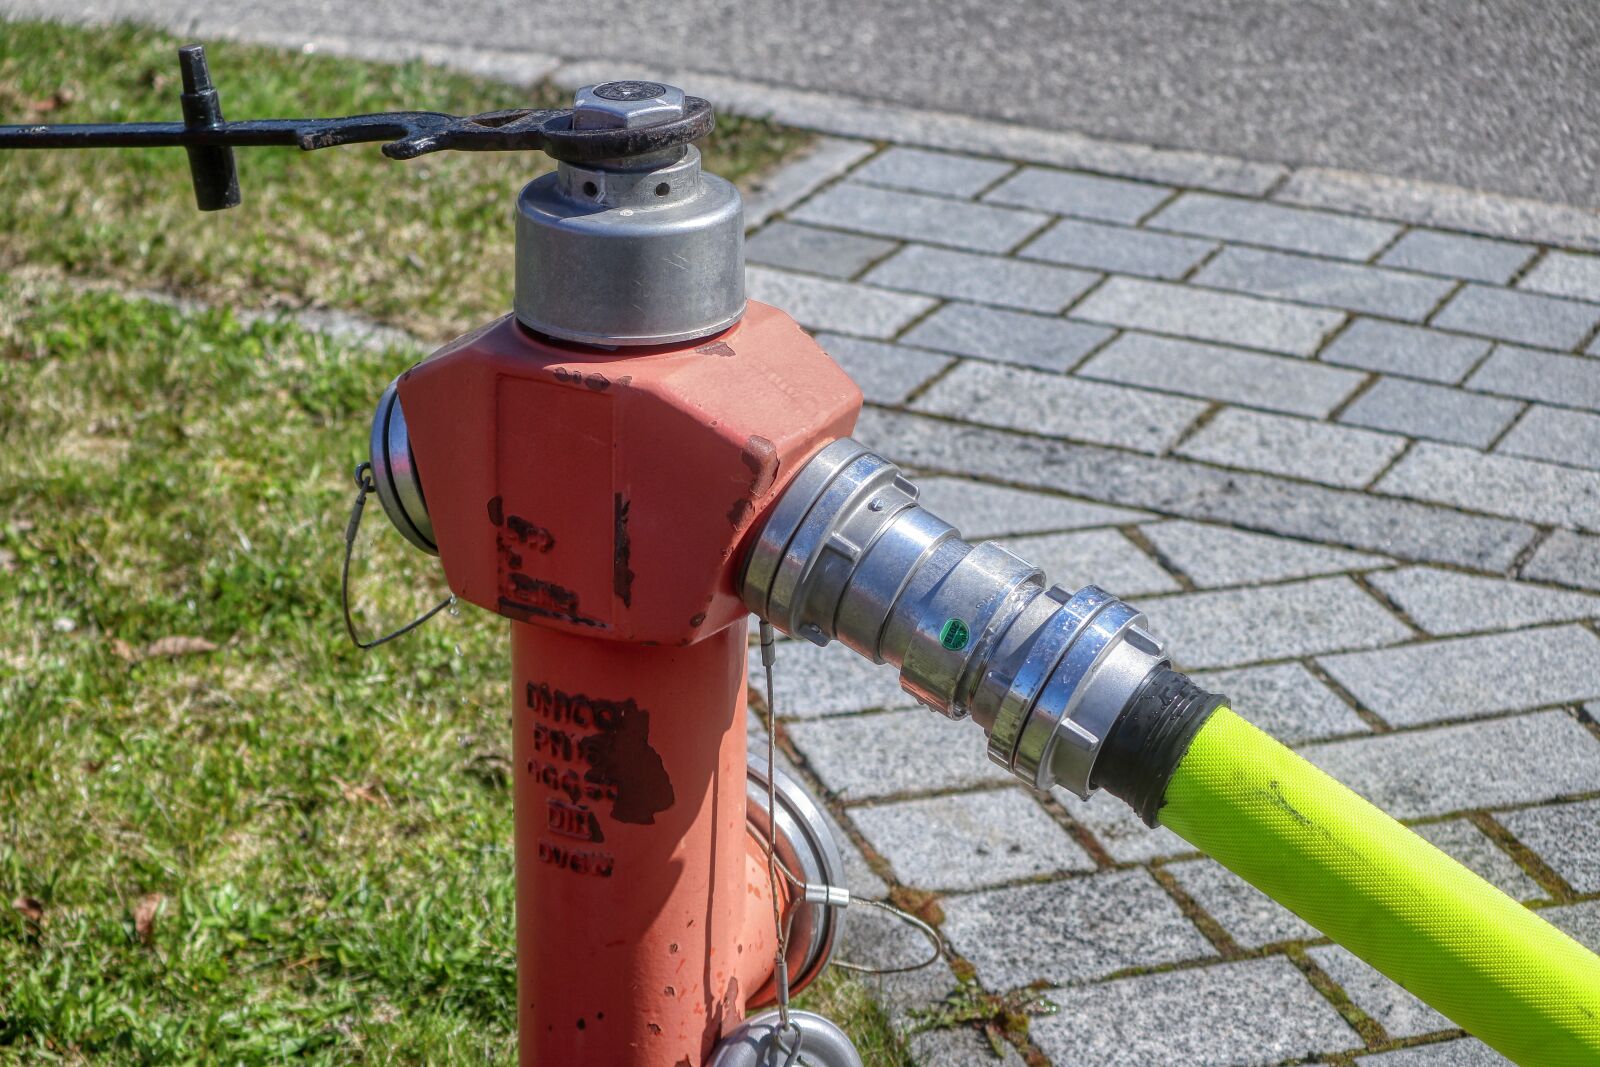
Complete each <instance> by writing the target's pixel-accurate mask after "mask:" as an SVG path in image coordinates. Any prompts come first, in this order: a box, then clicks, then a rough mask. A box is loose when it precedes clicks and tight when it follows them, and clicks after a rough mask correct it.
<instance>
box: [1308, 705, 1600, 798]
mask: <svg viewBox="0 0 1600 1067" xmlns="http://www.w3.org/2000/svg"><path fill="white" fill-rule="evenodd" d="M1497 752H1498V753H1514V754H1515V756H1514V758H1507V759H1497V758H1492V757H1491V756H1490V754H1491V753H1497ZM1300 754H1301V755H1303V756H1305V757H1306V759H1308V760H1310V761H1311V762H1312V763H1315V764H1316V765H1317V766H1319V767H1321V768H1322V769H1323V770H1325V771H1327V772H1328V773H1329V774H1330V775H1332V776H1333V777H1335V778H1337V779H1339V780H1340V781H1341V782H1343V783H1345V784H1346V785H1348V786H1349V787H1350V788H1352V789H1354V790H1355V791H1356V792H1358V793H1361V794H1362V795H1364V796H1365V797H1366V798H1367V799H1368V800H1370V801H1372V802H1373V803H1374V804H1376V805H1377V806H1378V807H1380V808H1382V809H1383V810H1384V811H1387V812H1388V813H1389V814H1390V815H1393V816H1394V817H1395V818H1398V819H1421V818H1426V817H1428V816H1430V815H1446V814H1449V813H1451V812H1457V811H1466V810H1469V809H1473V808H1497V807H1506V806H1508V805H1512V804H1530V803H1539V802H1540V801H1547V800H1554V799H1556V798H1557V797H1561V796H1565V795H1567V794H1570V793H1587V792H1591V791H1593V790H1596V789H1600V741H1596V740H1595V739H1594V737H1593V736H1592V735H1591V734H1590V733H1589V732H1588V731H1587V730H1585V729H1584V728H1583V727H1582V726H1581V725H1579V724H1578V723H1577V721H1576V720H1574V719H1573V718H1572V717H1571V716H1569V715H1568V714H1566V713H1565V712H1562V711H1541V712H1535V713H1534V714H1532V715H1518V716H1514V717H1512V718H1507V719H1490V720H1487V721H1485V722H1469V723H1463V724H1461V725H1459V726H1441V727H1439V728H1437V729H1433V730H1416V731H1407V732H1404V733H1392V734H1376V735H1374V736H1372V737H1360V738H1355V739H1352V740H1349V741H1325V742H1322V743H1319V744H1315V745H1308V746H1306V747H1305V748H1302V749H1301V750H1300Z"/></svg>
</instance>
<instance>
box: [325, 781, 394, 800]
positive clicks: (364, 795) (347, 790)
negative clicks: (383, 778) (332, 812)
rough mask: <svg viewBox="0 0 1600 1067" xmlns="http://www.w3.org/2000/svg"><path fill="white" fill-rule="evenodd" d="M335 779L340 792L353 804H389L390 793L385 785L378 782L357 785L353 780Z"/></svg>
mask: <svg viewBox="0 0 1600 1067" xmlns="http://www.w3.org/2000/svg"><path fill="white" fill-rule="evenodd" d="M333 781H334V784H336V785H337V786H338V787H339V793H340V794H341V795H342V796H343V797H344V798H345V800H347V801H349V802H350V803H352V804H355V803H358V802H359V803H364V804H381V805H382V806H384V807H388V806H389V796H388V794H387V793H385V792H384V791H383V786H381V785H379V784H377V783H376V782H370V783H368V784H366V785H356V784H354V783H353V782H346V781H344V780H343V779H341V778H335V779H334V780H333Z"/></svg>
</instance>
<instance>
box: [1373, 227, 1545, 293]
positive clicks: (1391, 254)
mask: <svg viewBox="0 0 1600 1067" xmlns="http://www.w3.org/2000/svg"><path fill="white" fill-rule="evenodd" d="M1536 251H1537V249H1535V248H1533V247H1532V246H1531V245H1519V244H1512V243H1511V242H1509V241H1496V240H1492V239H1490V238H1488V237H1468V236H1466V235H1464V234H1459V233H1441V232H1440V231H1438V230H1412V231H1411V232H1410V233H1408V234H1406V235H1405V236H1404V237H1402V238H1400V240H1398V241H1396V242H1395V243H1394V246H1393V247H1392V248H1390V249H1389V250H1388V251H1387V252H1385V253H1384V254H1383V256H1382V258H1380V259H1379V260H1378V262H1379V263H1381V264H1383V265H1384V266H1385V267H1404V268H1406V269H1407V270H1420V271H1425V272H1427V273H1428V274H1445V275H1448V276H1450V277H1452V278H1466V279H1467V280H1468V281H1474V282H1489V283H1490V284H1492V285H1504V284H1505V283H1506V282H1508V281H1510V280H1511V278H1512V276H1513V275H1514V274H1516V273H1517V271H1519V270H1521V269H1522V267H1523V265H1524V264H1526V263H1527V262H1528V260H1530V259H1532V258H1533V255H1534V253H1535V252H1536Z"/></svg>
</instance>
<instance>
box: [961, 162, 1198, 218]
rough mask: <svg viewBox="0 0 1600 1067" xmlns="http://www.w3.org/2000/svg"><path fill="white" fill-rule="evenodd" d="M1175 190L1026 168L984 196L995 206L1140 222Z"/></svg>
mask: <svg viewBox="0 0 1600 1067" xmlns="http://www.w3.org/2000/svg"><path fill="white" fill-rule="evenodd" d="M1171 195H1172V190H1171V189H1168V188H1166V187H1165V186H1160V185H1147V184H1145V183H1143V182H1128V181H1121V180H1119V179H1117V178H1101V177H1097V176H1095V175H1093V174H1074V173H1071V172H1068V171H1064V170H1047V169H1045V168H1042V167H1024V168H1023V169H1022V170H1020V171H1018V172H1017V173H1016V174H1014V175H1012V176H1011V177H1010V178H1008V179H1007V180H1006V181H1004V182H1002V183H1001V184H1000V185H999V186H997V187H996V188H995V189H993V190H992V191H991V192H990V193H989V194H988V195H987V196H985V197H984V199H985V200H988V201H990V202H992V203H996V204H1012V205H1015V206H1018V207H1030V208H1037V209H1039V210H1041V211H1048V212H1050V213H1051V214H1053V215H1076V216H1078V217H1079V218H1086V219H1100V220H1102V221H1104V222H1128V223H1131V222H1138V221H1139V220H1140V219H1141V218H1143V217H1144V216H1146V215H1148V214H1149V213H1150V212H1151V211H1153V210H1154V209H1155V207H1156V205H1157V204H1160V203H1161V202H1162V201H1163V200H1165V199H1166V198H1167V197H1169V196H1171Z"/></svg>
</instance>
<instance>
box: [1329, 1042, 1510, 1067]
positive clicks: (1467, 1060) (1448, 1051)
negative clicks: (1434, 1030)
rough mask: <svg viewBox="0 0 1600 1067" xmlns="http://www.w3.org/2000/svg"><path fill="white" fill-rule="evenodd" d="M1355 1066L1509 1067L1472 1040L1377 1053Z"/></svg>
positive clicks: (1361, 1058) (1365, 1057) (1506, 1061)
mask: <svg viewBox="0 0 1600 1067" xmlns="http://www.w3.org/2000/svg"><path fill="white" fill-rule="evenodd" d="M1356 1062H1357V1063H1358V1064H1360V1065H1361V1067H1506V1065H1508V1064H1510V1063H1511V1061H1510V1060H1508V1059H1506V1058H1505V1057H1504V1056H1502V1055H1500V1053H1498V1052H1496V1051H1495V1050H1494V1049H1492V1048H1490V1047H1489V1046H1488V1045H1485V1044H1484V1043H1483V1042H1482V1041H1479V1040H1478V1039H1477V1038H1475V1037H1463V1038H1458V1039H1456V1040H1454V1041H1440V1042H1437V1043H1435V1044H1431V1045H1418V1046H1416V1047H1414V1048H1402V1049H1396V1050H1395V1051H1394V1052H1380V1053H1378V1054H1377V1055H1376V1056H1362V1057H1360V1058H1359V1059H1357V1060H1356Z"/></svg>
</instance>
